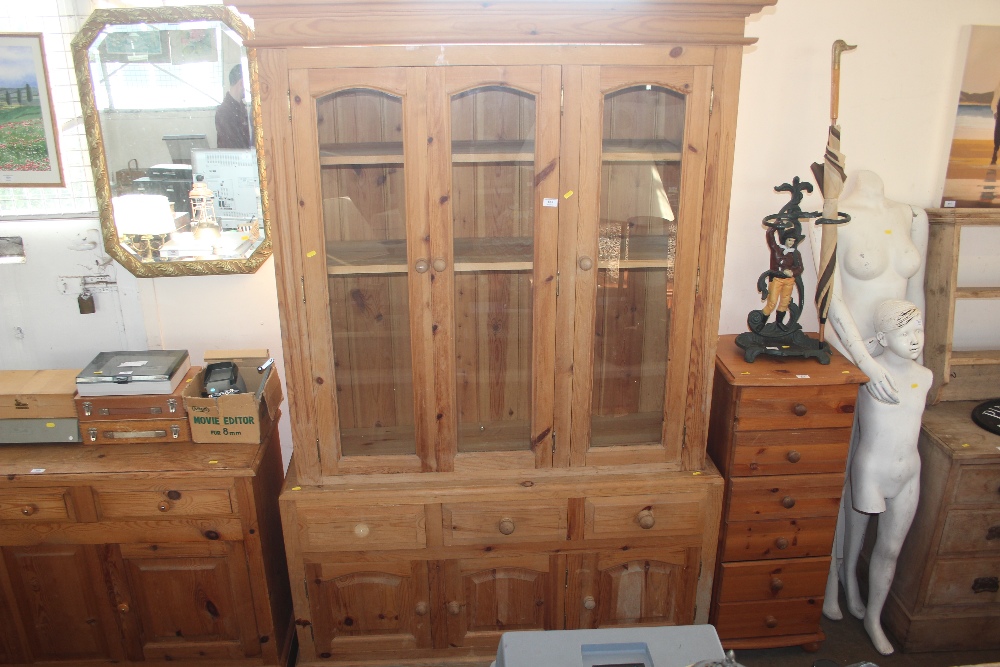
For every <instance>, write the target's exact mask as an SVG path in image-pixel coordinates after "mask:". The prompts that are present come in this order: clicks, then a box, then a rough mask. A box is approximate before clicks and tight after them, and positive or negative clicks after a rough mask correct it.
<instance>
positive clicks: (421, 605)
mask: <svg viewBox="0 0 1000 667" xmlns="http://www.w3.org/2000/svg"><path fill="white" fill-rule="evenodd" d="M413 611H414V613H415V614H416V615H417V616H426V615H427V603H426V602H418V603H417V606H416V607H414V608H413Z"/></svg>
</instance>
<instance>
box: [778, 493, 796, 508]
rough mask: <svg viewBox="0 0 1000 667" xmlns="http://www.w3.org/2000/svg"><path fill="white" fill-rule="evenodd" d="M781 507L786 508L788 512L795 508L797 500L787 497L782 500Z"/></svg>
mask: <svg viewBox="0 0 1000 667" xmlns="http://www.w3.org/2000/svg"><path fill="white" fill-rule="evenodd" d="M781 506H782V507H784V508H785V509H786V510H790V509H792V508H793V507H795V498H792V497H791V496H785V497H784V498H782V499H781Z"/></svg>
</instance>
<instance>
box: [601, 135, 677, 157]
mask: <svg viewBox="0 0 1000 667" xmlns="http://www.w3.org/2000/svg"><path fill="white" fill-rule="evenodd" d="M601 160H603V161H604V162H680V160H681V148H680V146H678V145H677V144H675V143H673V142H670V141H666V140H655V141H654V140H645V141H644V140H633V139H605V140H604V146H603V152H602V154H601Z"/></svg>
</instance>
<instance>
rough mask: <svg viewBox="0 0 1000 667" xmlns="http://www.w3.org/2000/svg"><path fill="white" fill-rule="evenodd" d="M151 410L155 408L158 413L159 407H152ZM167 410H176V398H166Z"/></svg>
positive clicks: (171, 411) (172, 411)
mask: <svg viewBox="0 0 1000 667" xmlns="http://www.w3.org/2000/svg"><path fill="white" fill-rule="evenodd" d="M153 410H156V411H157V413H159V410H160V409H159V408H153ZM167 411H168V412H170V413H174V412H177V399H176V398H168V399H167Z"/></svg>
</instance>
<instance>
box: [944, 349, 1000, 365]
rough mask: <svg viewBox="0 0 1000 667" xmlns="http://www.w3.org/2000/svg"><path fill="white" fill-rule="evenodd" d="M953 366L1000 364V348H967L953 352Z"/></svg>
mask: <svg viewBox="0 0 1000 667" xmlns="http://www.w3.org/2000/svg"><path fill="white" fill-rule="evenodd" d="M951 365H952V366H1000V350H966V351H961V352H959V351H955V350H952V352H951Z"/></svg>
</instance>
